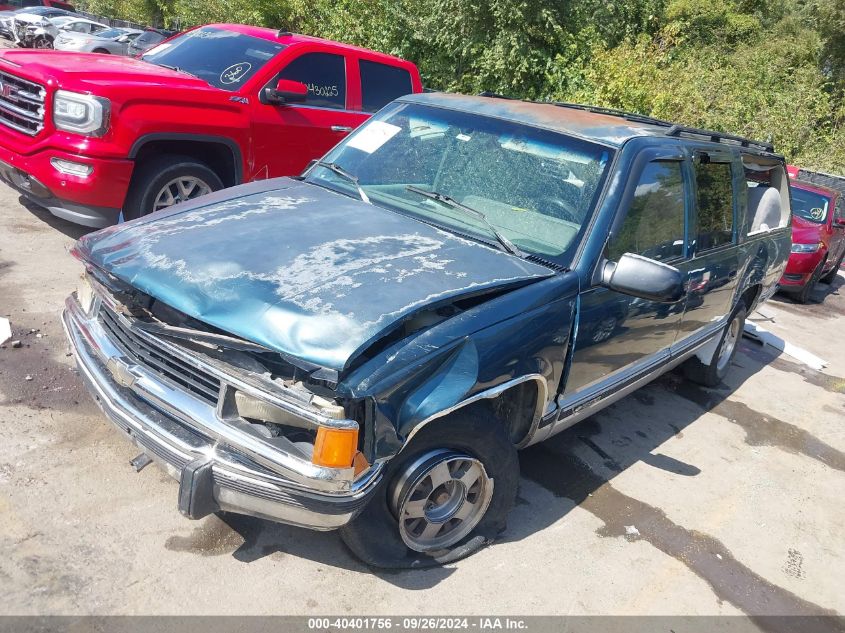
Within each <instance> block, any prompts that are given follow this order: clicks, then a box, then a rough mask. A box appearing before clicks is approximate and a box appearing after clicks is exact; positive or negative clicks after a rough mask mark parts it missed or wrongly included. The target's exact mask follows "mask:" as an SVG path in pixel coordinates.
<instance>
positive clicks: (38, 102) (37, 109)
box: [0, 71, 47, 136]
mask: <svg viewBox="0 0 845 633" xmlns="http://www.w3.org/2000/svg"><path fill="white" fill-rule="evenodd" d="M46 95H47V91H46V90H45V89H44V87H43V86H41V85H39V84H37V83H35V82H32V81H28V80H26V79H21V78H20V77H16V76H14V75H10V74H9V73H6V72H3V71H0V123H2V124H3V125H6V126H7V127H10V128H12V129H13V130H17V131H18V132H23V133H24V134H29V135H30V136H34V135H36V134H38V133H39V132H40V131H41V130H42V129H44V101H45V98H46Z"/></svg>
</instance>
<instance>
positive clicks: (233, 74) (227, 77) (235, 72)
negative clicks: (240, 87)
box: [220, 62, 252, 84]
mask: <svg viewBox="0 0 845 633" xmlns="http://www.w3.org/2000/svg"><path fill="white" fill-rule="evenodd" d="M251 68H252V64H250V63H249V62H241V63H239V64H232V65H231V66H229V67H228V68H227V69H226V70H224V71H223V72H222V73H220V83H223V84H236V83H238V82H239V81H240V80H241V79H243V78H244V75H246V74H247V73H248V72H249V71H250V69H251Z"/></svg>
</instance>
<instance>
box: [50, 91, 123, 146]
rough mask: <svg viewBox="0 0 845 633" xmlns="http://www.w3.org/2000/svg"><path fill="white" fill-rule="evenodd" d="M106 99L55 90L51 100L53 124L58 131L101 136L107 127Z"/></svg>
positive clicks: (107, 110) (109, 106)
mask: <svg viewBox="0 0 845 633" xmlns="http://www.w3.org/2000/svg"><path fill="white" fill-rule="evenodd" d="M110 111H111V103H110V102H109V100H108V99H104V98H102V97H95V96H93V95H84V94H79V93H76V92H69V91H67V90H57V91H56V96H55V97H54V98H53V123H54V124H55V125H56V127H57V128H58V129H60V130H65V131H67V132H76V133H77V134H84V135H85V136H102V135H103V134H105V133H106V130H107V129H108V127H109V114H110Z"/></svg>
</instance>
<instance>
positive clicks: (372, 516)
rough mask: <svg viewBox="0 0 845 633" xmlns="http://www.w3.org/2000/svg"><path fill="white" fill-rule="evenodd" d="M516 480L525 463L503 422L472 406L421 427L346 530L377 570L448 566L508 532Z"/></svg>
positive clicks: (350, 544)
mask: <svg viewBox="0 0 845 633" xmlns="http://www.w3.org/2000/svg"><path fill="white" fill-rule="evenodd" d="M518 485H519V460H518V458H517V454H516V449H515V448H514V446H513V444H512V443H511V441H510V439H509V438H508V434H507V432H506V430H505V427H504V424H502V423H501V422H500V421H499V420H497V419H495V417H494V415H493V411H492V408H491V407H490V406H489V405H488V404H487V403H480V405H472V406H470V407H468V408H466V409H463V410H461V411H459V412H457V413H454V414H452V415H450V416H448V417H447V418H443V419H442V420H438V421H436V422H433V423H431V424H429V425H428V426H426V427H423V428H422V429H421V430H420V432H419V433H418V434H417V435H416V436H415V437H413V438H412V439H411V441H410V443H409V444H408V446H407V447H405V449H403V450H402V451H401V452H400V453H399V454H398V455H396V456H395V457H394V458H393V459H392V460H391V461H390V462H389V463H388V465H387V467H386V472H385V474H384V478H383V479H382V481H381V483H380V484H379V485H378V488H377V489H376V490H375V491H374V492H373V498H372V499H371V500H370V502H369V503H368V504H367V505H366V506H365V507H364V509H363V510H362V512H361V513H360V514H359V515H358V516H357V517H355V518H354V519H353V520H352V521H351V522H350V523H348V524H347V525H345V526H344V527H342V528H340V535H341V538H342V539H343V541H344V543H346V546H347V547H348V548H349V549H350V550H352V553H353V554H355V556H357V557H358V558H359V559H361V560H362V561H364V562H365V563H367V564H368V565H372V566H374V567H383V568H389V569H404V568H421V567H433V566H437V565H443V564H446V563H450V562H453V561H456V560H460V559H461V558H464V557H466V556H469V555H470V554H473V553H474V552H476V551H478V550H479V549H480V548H481V547H483V546H484V545H487V544H489V543H491V542H492V541H493V540H494V539H495V538H496V536H497V535H498V534H499V533H500V532H502V531H503V530H504V529H505V525H506V520H507V515H508V513H509V512H510V510H511V508H512V507H513V505H514V502H515V500H516V493H517V487H518Z"/></svg>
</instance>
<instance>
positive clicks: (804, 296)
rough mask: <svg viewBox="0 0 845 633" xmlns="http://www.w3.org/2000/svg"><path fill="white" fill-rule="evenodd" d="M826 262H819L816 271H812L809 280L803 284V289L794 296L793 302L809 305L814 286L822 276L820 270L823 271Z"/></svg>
mask: <svg viewBox="0 0 845 633" xmlns="http://www.w3.org/2000/svg"><path fill="white" fill-rule="evenodd" d="M825 261H826V260H824V259H823V260H822V261H820V262H819V265H818V266H816V269H815V270H814V271H813V274H812V275H810V279H809V280H808V281H807V283H806V284H804V287H803V288H801V291H800V292H799V293H798V294H796V295H795V300H796V301H797V302H798V303H809V301H810V297H811V296H812V294H813V289H814V288H815V287H816V284H817V283H818V282H819V279H820V278H821V276H822V270H823V269H824V264H825Z"/></svg>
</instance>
